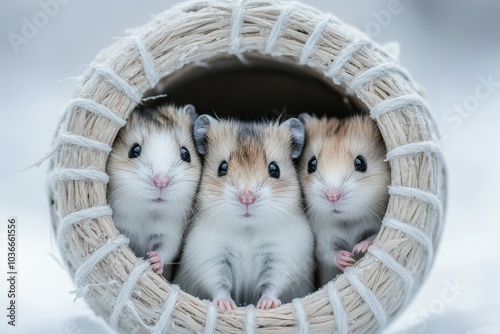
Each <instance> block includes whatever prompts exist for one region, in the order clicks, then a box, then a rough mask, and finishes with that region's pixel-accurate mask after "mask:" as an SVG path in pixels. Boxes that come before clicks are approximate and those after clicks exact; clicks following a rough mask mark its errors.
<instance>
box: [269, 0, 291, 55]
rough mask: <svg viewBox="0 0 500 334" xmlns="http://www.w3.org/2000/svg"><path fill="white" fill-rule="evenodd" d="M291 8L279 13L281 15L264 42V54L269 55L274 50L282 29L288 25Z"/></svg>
mask: <svg viewBox="0 0 500 334" xmlns="http://www.w3.org/2000/svg"><path fill="white" fill-rule="evenodd" d="M292 11H293V7H288V8H287V9H285V10H284V11H282V12H281V15H280V16H279V17H278V19H277V20H276V23H275V24H274V26H273V29H272V30H271V32H270V33H269V36H268V37H267V41H266V47H265V48H264V54H271V53H272V52H273V50H274V46H275V44H276V42H277V41H278V39H279V38H280V37H281V34H283V29H285V26H286V24H287V23H288V19H289V17H290V15H291V14H292Z"/></svg>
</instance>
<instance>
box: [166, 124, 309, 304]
mask: <svg viewBox="0 0 500 334" xmlns="http://www.w3.org/2000/svg"><path fill="white" fill-rule="evenodd" d="M201 117H203V116H201ZM195 124H196V123H195ZM203 125H204V126H206V125H207V123H206V122H204V123H203ZM231 125H232V124H231ZM288 125H289V124H288V123H287V126H288ZM234 126H236V127H237V125H236V124H234ZM195 131H196V125H195ZM287 131H289V132H290V131H291V130H287ZM288 137H289V138H287V139H288V140H290V138H291V133H289V134H288ZM209 138H210V137H209ZM220 138H221V139H220V140H221V141H223V142H214V141H213V140H211V141H209V143H210V144H209V148H208V150H207V151H208V153H207V157H206V159H205V166H204V172H203V174H202V180H201V185H200V193H199V196H198V197H199V200H198V204H197V206H198V208H199V210H200V212H199V214H198V215H197V216H196V217H195V219H194V221H193V227H192V228H191V229H190V230H189V233H188V236H187V239H186V243H185V248H184V253H183V255H182V259H181V263H180V268H179V275H178V277H177V278H176V281H177V282H178V283H179V284H180V285H181V287H182V288H183V289H184V290H185V291H187V292H189V293H191V294H193V295H195V296H199V297H200V298H208V299H229V298H232V299H233V300H234V301H235V302H236V304H256V303H257V302H258V301H259V298H261V297H262V296H264V297H271V298H276V299H281V301H283V302H290V301H291V300H292V299H293V298H295V297H303V296H304V295H305V294H307V293H308V292H310V291H311V288H312V284H311V281H312V270H313V261H312V257H313V236H312V231H311V229H310V226H309V224H308V221H307V218H306V216H305V214H304V212H303V210H302V207H301V203H300V188H299V184H298V180H297V175H296V171H295V168H294V166H293V163H292V159H291V155H292V149H291V145H290V142H288V143H287V142H279V141H277V140H276V141H274V140H270V142H268V143H266V145H264V144H263V145H262V147H264V148H265V150H266V153H267V154H268V160H269V161H268V162H267V164H268V163H270V162H271V161H275V162H277V163H278V164H279V166H280V170H281V177H280V179H279V180H277V179H273V178H271V177H269V175H268V174H267V165H266V166H260V167H265V169H258V167H259V166H256V165H257V163H255V162H253V161H247V162H246V163H245V167H240V168H245V169H244V170H239V171H235V170H234V169H233V170H231V162H230V161H229V160H228V162H229V173H228V175H226V176H223V177H218V176H217V167H216V166H217V165H218V161H221V159H222V156H225V154H226V155H227V156H229V152H234V151H232V150H233V149H235V147H237V146H238V143H236V141H235V139H234V138H233V137H231V136H220ZM269 138H274V137H273V135H272V134H271V135H269ZM210 139H212V138H210ZM302 140H303V139H302ZM271 143H274V146H271V145H272V144H271ZM236 150H237V148H236ZM210 151H211V152H216V153H212V155H211V153H210ZM221 152H222V153H221ZM219 154H220V157H214V155H219ZM222 160H224V159H222ZM249 160H253V159H251V158H250V159H249ZM256 160H257V159H256ZM248 165H249V166H248ZM252 165H253V166H252ZM234 168H235V167H234ZM246 168H248V170H247V169H246ZM262 171H266V173H264V172H262ZM232 172H236V173H239V174H237V175H238V176H236V177H235V176H234V175H231V173H232ZM277 184H286V187H285V188H279V187H278V186H277ZM245 190H251V191H253V192H254V193H255V194H256V198H257V200H256V202H255V203H254V204H252V206H250V208H249V209H248V211H247V209H246V207H245V206H244V205H243V204H241V203H240V202H239V199H238V194H239V193H240V192H241V191H245ZM247 212H248V213H250V214H251V216H250V217H245V213H247Z"/></svg>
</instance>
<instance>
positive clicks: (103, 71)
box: [95, 66, 142, 104]
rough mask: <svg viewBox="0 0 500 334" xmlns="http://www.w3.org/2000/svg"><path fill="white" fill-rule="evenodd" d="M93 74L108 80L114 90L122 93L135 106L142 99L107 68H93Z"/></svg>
mask: <svg viewBox="0 0 500 334" xmlns="http://www.w3.org/2000/svg"><path fill="white" fill-rule="evenodd" d="M95 73H97V74H98V75H100V76H102V77H103V78H104V79H106V80H108V81H109V82H110V83H111V84H112V85H113V86H114V87H115V88H116V89H118V90H120V91H122V92H123V93H124V94H125V95H127V96H128V98H129V99H130V100H132V101H133V102H134V103H135V104H139V102H141V99H142V94H141V92H139V91H138V90H137V89H136V88H135V87H133V86H132V85H131V84H129V83H128V82H127V81H125V80H123V79H122V78H120V77H119V76H118V75H117V74H116V73H115V72H113V71H112V70H110V69H109V68H105V67H102V66H98V67H96V68H95Z"/></svg>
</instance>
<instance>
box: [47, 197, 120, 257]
mask: <svg viewBox="0 0 500 334" xmlns="http://www.w3.org/2000/svg"><path fill="white" fill-rule="evenodd" d="M112 215H113V210H111V208H110V207H109V206H107V205H105V206H93V207H91V208H87V209H83V210H80V211H75V212H73V213H70V214H69V215H67V216H66V217H64V218H62V219H61V221H60V222H59V225H58V226H57V243H58V245H59V247H60V249H65V247H64V238H65V237H66V230H67V229H68V228H69V227H70V226H72V225H73V224H76V223H79V222H81V221H87V220H91V219H97V218H100V217H104V216H110V217H111V216H112Z"/></svg>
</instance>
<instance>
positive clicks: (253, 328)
mask: <svg viewBox="0 0 500 334" xmlns="http://www.w3.org/2000/svg"><path fill="white" fill-rule="evenodd" d="M245 333H246V334H256V333H257V323H256V322H255V306H253V305H248V306H247V316H246V319H245Z"/></svg>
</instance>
